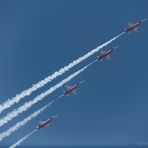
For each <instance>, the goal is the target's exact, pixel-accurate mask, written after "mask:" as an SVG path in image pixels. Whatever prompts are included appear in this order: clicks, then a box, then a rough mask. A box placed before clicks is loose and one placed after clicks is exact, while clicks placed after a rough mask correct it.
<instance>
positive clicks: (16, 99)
mask: <svg viewBox="0 0 148 148" xmlns="http://www.w3.org/2000/svg"><path fill="white" fill-rule="evenodd" d="M124 33H125V32H122V33H121V34H119V35H117V36H116V37H114V38H112V39H110V40H109V41H107V42H105V43H104V44H102V45H100V46H98V47H97V48H95V49H93V50H91V51H90V52H88V53H87V54H85V55H83V56H81V57H79V58H78V59H76V60H74V61H73V62H72V63H70V64H69V65H67V66H65V67H63V68H61V69H60V70H59V71H56V72H54V73H53V74H52V75H50V76H48V77H46V78H45V79H43V80H41V81H39V82H38V83H36V84H34V85H33V86H32V87H30V88H29V89H26V90H24V91H22V92H21V93H19V94H17V95H16V96H15V97H13V98H11V99H8V100H6V101H5V102H4V103H2V104H0V113H1V112H2V111H4V110H5V109H7V108H10V107H11V106H12V105H14V104H15V103H18V102H19V101H20V100H21V99H23V98H24V97H26V96H29V95H31V94H32V92H34V91H36V90H37V89H39V88H41V87H43V86H44V85H46V84H47V83H49V82H50V81H52V80H54V79H55V78H57V77H58V76H60V75H62V74H64V73H65V72H66V71H68V70H70V69H71V68H72V67H74V66H76V65H77V64H79V63H81V62H82V61H84V60H86V59H87V58H89V57H90V56H92V55H93V54H95V53H96V52H98V51H99V50H100V49H101V48H103V47H105V46H107V45H108V44H110V43H111V42H113V41H114V40H116V39H117V38H119V37H120V36H121V35H123V34H124Z"/></svg>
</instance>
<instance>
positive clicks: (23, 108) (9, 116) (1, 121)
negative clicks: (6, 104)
mask: <svg viewBox="0 0 148 148" xmlns="http://www.w3.org/2000/svg"><path fill="white" fill-rule="evenodd" d="M96 61H97V60H95V61H93V62H91V63H89V64H88V65H86V66H84V67H83V68H81V69H80V70H78V71H76V72H75V73H73V74H72V75H70V76H68V77H67V78H65V79H64V80H62V81H61V82H59V83H58V84H56V85H54V86H53V87H51V88H50V89H48V90H47V91H45V92H43V93H41V94H40V95H38V96H37V97H35V98H34V99H33V100H31V101H29V102H26V103H24V104H23V105H22V106H20V107H18V108H17V109H14V110H13V111H12V112H10V113H8V114H7V115H6V116H4V117H3V118H1V119H0V127H1V126H3V125H4V124H6V123H8V122H9V121H11V120H12V119H13V118H15V117H16V116H18V115H19V114H21V113H22V112H25V111H26V110H27V109H29V108H30V107H32V105H34V104H36V103H37V102H39V101H41V100H42V99H43V98H45V97H46V96H47V95H49V94H51V93H53V92H54V91H56V90H57V89H58V88H60V87H62V86H63V85H64V84H65V83H67V82H69V81H70V80H72V79H73V78H75V77H76V76H78V75H79V74H80V73H81V72H83V71H84V70H85V69H87V68H88V67H89V66H91V65H92V64H94V62H96Z"/></svg>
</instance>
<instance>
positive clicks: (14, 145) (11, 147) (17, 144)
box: [9, 129, 38, 148]
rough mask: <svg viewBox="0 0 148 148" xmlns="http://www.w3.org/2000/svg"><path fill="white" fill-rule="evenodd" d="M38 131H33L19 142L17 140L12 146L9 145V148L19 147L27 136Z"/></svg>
mask: <svg viewBox="0 0 148 148" xmlns="http://www.w3.org/2000/svg"><path fill="white" fill-rule="evenodd" d="M37 130H38V129H35V130H34V131H32V132H30V133H29V134H28V135H26V136H24V137H23V138H21V139H20V140H18V141H17V142H16V143H14V144H13V145H11V146H10V147H9V148H15V147H17V146H19V145H20V144H21V143H22V142H23V141H25V140H26V139H27V138H28V137H29V136H31V135H32V134H34V133H35V132H36V131H37Z"/></svg>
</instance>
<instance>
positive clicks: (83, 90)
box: [0, 0, 148, 146]
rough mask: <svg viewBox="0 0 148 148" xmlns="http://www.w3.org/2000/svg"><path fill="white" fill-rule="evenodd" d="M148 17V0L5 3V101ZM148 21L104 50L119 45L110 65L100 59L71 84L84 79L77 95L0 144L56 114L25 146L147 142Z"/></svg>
mask: <svg viewBox="0 0 148 148" xmlns="http://www.w3.org/2000/svg"><path fill="white" fill-rule="evenodd" d="M147 14H148V1H146V0H141V1H138V0H130V1H123V0H112V1H108V0H99V1H98V0H93V1H91V0H80V1H78V0H77V1H72V0H71V1H69V0H61V1H60V0H59V1H58V0H54V1H53V0H50V1H49V0H44V1H41V0H31V1H30V0H26V1H19V0H14V1H10V0H1V1H0V22H1V23H0V67H1V73H0V82H1V83H0V88H1V91H0V98H1V99H0V103H2V102H4V101H5V100H7V99H8V98H11V97H13V96H15V94H17V93H19V92H21V91H22V90H24V89H26V88H29V87H30V86H32V84H34V83H36V82H38V81H39V80H41V79H43V78H44V77H46V76H48V75H50V74H52V73H53V72H54V71H56V70H58V69H59V68H61V67H63V66H65V65H67V64H68V63H70V62H71V61H73V60H74V59H76V58H78V57H79V56H82V55H84V54H85V53H87V52H88V51H90V50H91V49H93V48H95V47H96V46H98V45H101V44H102V43H104V42H105V41H107V40H109V39H110V38H112V37H114V36H116V35H118V34H119V33H121V32H122V31H123V30H124V28H125V25H126V23H127V22H136V21H139V20H140V19H143V18H145V17H148V16H147ZM147 26H148V22H145V23H144V24H143V25H142V26H140V28H139V32H138V33H131V34H125V35H124V36H122V37H121V38H119V39H118V40H116V41H114V42H113V43H112V44H110V45H109V46H108V47H106V48H105V49H108V48H111V47H113V46H116V45H119V46H120V48H118V50H116V51H115V52H114V53H113V55H112V57H111V60H105V61H103V62H98V63H97V64H96V65H94V66H92V67H91V68H89V69H88V70H87V71H85V72H84V73H82V74H81V75H80V76H79V77H77V78H75V79H74V80H73V81H71V82H69V84H73V83H76V82H78V81H80V80H83V79H85V80H86V83H85V84H83V85H82V86H81V87H80V88H79V89H78V91H77V95H70V96H69V97H65V98H63V100H61V101H59V102H57V103H56V104H54V105H53V106H52V107H50V108H49V109H48V110H46V111H45V112H44V113H43V114H41V115H40V116H39V117H37V118H36V119H34V120H32V121H31V122H30V123H28V124H27V125H26V126H24V127H22V128H21V129H19V130H18V131H17V132H15V133H14V134H12V135H11V136H10V137H8V138H7V139H5V140H4V141H2V143H1V144H0V145H1V146H4V145H7V144H8V145H9V144H12V143H14V142H15V141H16V140H18V139H19V138H21V137H23V136H24V135H26V134H28V133H29V132H30V131H32V130H33V129H34V128H35V127H36V125H37V123H38V122H39V121H40V120H43V119H46V118H48V117H49V116H50V115H53V114H59V117H58V118H57V119H56V121H55V122H54V123H53V124H52V126H51V127H50V128H47V129H45V130H43V131H39V132H38V133H35V134H34V135H33V136H31V137H30V138H29V139H28V140H26V141H25V142H24V143H23V145H26V146H36V145H39V146H50V145H116V144H121V145H122V144H126V145H128V144H137V143H138V142H139V141H148V132H147V131H148V126H147V125H148V117H147V114H148V108H147V106H148V99H147V98H148V91H147V84H148V78H147V76H148V69H147V63H148V58H147V54H148V51H147V49H148V44H147V37H148V27H147ZM96 56H97V54H96V55H94V56H92V57H91V58H89V59H88V60H87V61H85V62H83V63H81V64H79V65H78V66H76V67H74V68H73V69H72V70H70V71H69V72H68V73H66V74H65V75H63V76H61V77H59V78H58V79H56V80H55V81H53V82H51V83H50V84H48V85H46V86H45V87H44V88H42V89H40V90H38V91H36V92H35V93H33V94H32V95H31V96H30V97H26V98H25V99H24V101H22V102H21V103H19V104H18V105H15V106H13V108H11V109H9V110H7V111H5V112H4V113H2V114H1V115H0V116H1V117H2V116H4V115H5V114H6V113H7V112H9V111H11V110H12V109H14V108H16V107H17V106H19V105H21V104H23V103H24V102H25V101H28V100H31V99H33V98H34V97H35V96H36V95H37V94H39V93H40V92H42V91H45V90H47V89H48V88H50V86H52V85H53V84H56V82H59V81H60V80H62V79H63V78H65V77H66V76H68V75H69V74H71V73H73V72H74V71H76V70H77V69H79V68H81V67H83V66H84V65H86V64H87V63H89V62H90V61H92V60H94V59H95V58H96ZM63 90H64V87H63V88H61V89H59V90H57V91H56V92H55V93H54V94H52V95H50V96H48V97H46V98H45V99H44V100H43V101H42V102H40V103H38V104H36V105H35V106H33V107H32V108H31V109H29V110H28V111H27V112H25V113H23V114H22V115H20V116H19V117H17V118H15V119H14V120H13V121H11V122H10V123H8V124H7V125H5V126H4V127H2V128H1V129H0V131H4V130H5V129H7V128H8V127H10V126H12V125H14V124H15V123H16V122H17V121H20V120H22V119H23V118H25V117H26V116H28V115H29V114H30V113H32V112H33V111H35V110H37V109H39V108H40V107H42V106H43V105H44V104H46V103H47V102H49V101H50V100H52V99H54V98H56V97H58V96H59V95H60V94H61V93H62V92H63Z"/></svg>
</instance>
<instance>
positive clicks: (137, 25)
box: [125, 18, 147, 32]
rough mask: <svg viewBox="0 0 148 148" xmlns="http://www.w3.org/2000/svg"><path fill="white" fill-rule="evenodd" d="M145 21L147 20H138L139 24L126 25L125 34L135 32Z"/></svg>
mask: <svg viewBox="0 0 148 148" xmlns="http://www.w3.org/2000/svg"><path fill="white" fill-rule="evenodd" d="M146 20H147V18H145V19H143V20H140V21H139V22H137V23H135V24H132V23H128V25H127V27H126V28H125V32H131V31H137V28H138V27H139V26H140V25H141V24H142V23H143V22H145V21H146Z"/></svg>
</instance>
